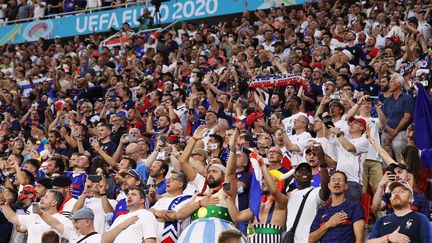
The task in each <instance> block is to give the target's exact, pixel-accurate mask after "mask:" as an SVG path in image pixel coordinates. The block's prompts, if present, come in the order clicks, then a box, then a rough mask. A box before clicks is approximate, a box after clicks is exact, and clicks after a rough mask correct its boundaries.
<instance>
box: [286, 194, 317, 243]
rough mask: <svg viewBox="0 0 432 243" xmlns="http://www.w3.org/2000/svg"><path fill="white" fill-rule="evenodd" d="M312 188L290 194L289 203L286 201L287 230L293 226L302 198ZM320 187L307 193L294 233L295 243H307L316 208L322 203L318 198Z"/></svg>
mask: <svg viewBox="0 0 432 243" xmlns="http://www.w3.org/2000/svg"><path fill="white" fill-rule="evenodd" d="M311 188H313V187H308V188H305V189H302V190H299V189H295V190H293V191H292V192H291V195H290V198H289V201H288V216H287V222H286V226H287V230H290V229H291V227H292V226H293V224H294V220H295V218H296V216H297V212H298V210H299V208H300V204H301V202H302V200H303V196H304V195H306V193H307V192H308V191H310V189H311ZM320 190H321V187H317V188H314V189H313V190H312V191H311V193H309V196H308V198H307V199H306V203H305V205H304V208H303V211H302V214H301V217H300V220H299V223H298V226H297V229H296V232H295V236H294V238H295V240H294V242H296V243H303V242H304V243H307V242H308V239H309V229H310V227H311V225H312V222H313V220H314V218H315V215H316V213H317V210H318V206H319V205H320V204H321V203H323V201H322V200H321V198H320V196H319V191H320Z"/></svg>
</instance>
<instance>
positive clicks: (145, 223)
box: [110, 209, 158, 243]
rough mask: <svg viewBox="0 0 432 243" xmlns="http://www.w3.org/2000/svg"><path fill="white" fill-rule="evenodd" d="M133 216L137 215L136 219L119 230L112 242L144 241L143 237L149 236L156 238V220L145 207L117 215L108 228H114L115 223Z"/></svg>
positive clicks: (130, 242) (117, 223)
mask: <svg viewBox="0 0 432 243" xmlns="http://www.w3.org/2000/svg"><path fill="white" fill-rule="evenodd" d="M133 216H138V217H139V219H138V221H137V222H136V223H135V224H132V225H130V226H129V227H127V228H126V229H125V230H123V231H122V232H120V234H119V235H118V236H117V237H116V239H115V240H114V243H132V242H144V240H145V239H149V238H155V239H157V225H158V224H157V220H156V218H155V216H154V215H153V214H152V213H150V212H149V211H147V210H145V209H139V210H136V211H133V212H129V213H127V214H122V215H120V216H118V218H116V220H115V221H114V223H113V224H112V225H111V227H110V229H113V228H115V227H116V226H117V225H119V224H121V223H122V222H123V221H125V220H126V219H128V218H131V217H133Z"/></svg>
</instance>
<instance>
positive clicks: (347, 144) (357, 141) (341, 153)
mask: <svg viewBox="0 0 432 243" xmlns="http://www.w3.org/2000/svg"><path fill="white" fill-rule="evenodd" d="M349 122H350V133H349V137H350V139H346V138H345V135H344V133H343V132H341V131H340V129H338V128H336V127H332V128H331V129H330V131H331V132H332V134H333V135H334V136H336V137H334V138H333V139H336V140H335V143H336V146H337V147H338V163H337V166H336V168H337V170H340V171H342V172H344V173H346V175H347V176H348V185H349V187H348V189H347V192H346V193H345V198H346V199H347V200H352V201H356V202H359V203H360V200H361V190H362V185H363V182H362V178H363V177H362V174H363V164H364V161H365V158H366V153H367V151H368V146H369V144H368V143H367V140H366V137H365V136H364V133H365V132H366V128H367V125H366V121H365V120H364V119H363V118H351V119H350V120H349Z"/></svg>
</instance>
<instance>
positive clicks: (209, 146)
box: [207, 143, 218, 150]
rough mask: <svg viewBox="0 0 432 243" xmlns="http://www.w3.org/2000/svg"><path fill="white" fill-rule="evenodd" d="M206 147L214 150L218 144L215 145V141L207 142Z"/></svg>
mask: <svg viewBox="0 0 432 243" xmlns="http://www.w3.org/2000/svg"><path fill="white" fill-rule="evenodd" d="M207 147H208V148H209V149H211V150H215V149H217V147H218V145H217V143H211V144H208V145H207Z"/></svg>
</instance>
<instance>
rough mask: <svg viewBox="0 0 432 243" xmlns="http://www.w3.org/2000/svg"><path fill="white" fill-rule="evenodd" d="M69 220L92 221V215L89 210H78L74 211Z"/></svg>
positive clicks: (91, 211)
mask: <svg viewBox="0 0 432 243" xmlns="http://www.w3.org/2000/svg"><path fill="white" fill-rule="evenodd" d="M70 219H71V220H77V219H94V213H93V210H91V209H90V208H81V209H80V210H78V211H76V212H75V213H74V214H73V215H72V217H71V218H70Z"/></svg>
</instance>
